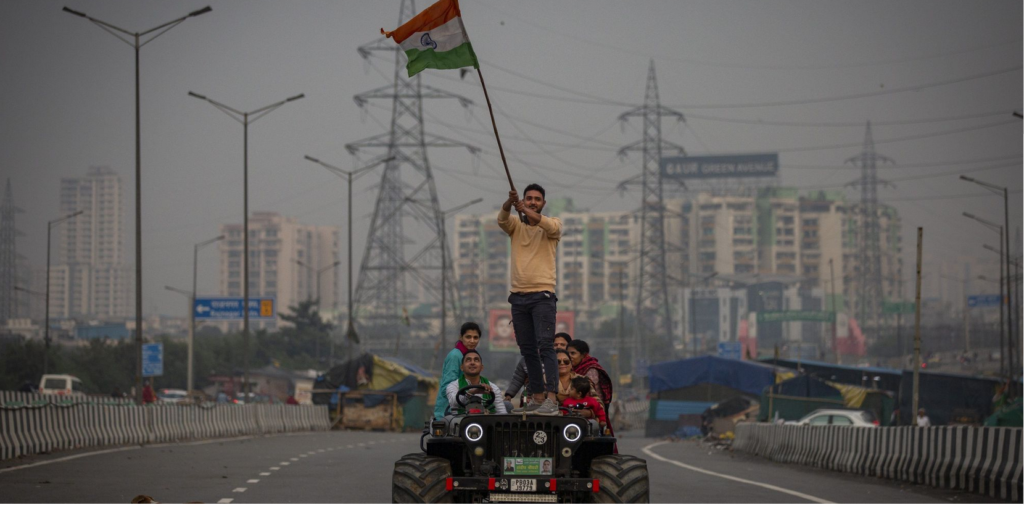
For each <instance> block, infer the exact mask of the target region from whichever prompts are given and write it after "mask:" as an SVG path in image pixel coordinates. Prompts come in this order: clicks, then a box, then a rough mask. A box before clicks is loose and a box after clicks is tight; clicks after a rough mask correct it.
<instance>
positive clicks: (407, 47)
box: [380, 0, 480, 77]
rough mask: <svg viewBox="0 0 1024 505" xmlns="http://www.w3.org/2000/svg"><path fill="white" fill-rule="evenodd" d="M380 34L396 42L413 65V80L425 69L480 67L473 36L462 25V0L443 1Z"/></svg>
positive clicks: (409, 66) (411, 70)
mask: <svg viewBox="0 0 1024 505" xmlns="http://www.w3.org/2000/svg"><path fill="white" fill-rule="evenodd" d="M380 32H381V33H383V34H384V36H385V37H390V38H393V39H395V42H397V43H398V45H399V46H401V47H402V50H403V51H405V55H406V56H408V57H409V63H408V64H407V65H406V66H405V68H406V70H408V71H409V77H412V76H414V75H416V74H418V73H420V72H422V71H423V70H424V69H427V68H436V69H449V68H462V67H473V68H480V63H479V62H477V60H476V53H474V52H473V46H472V45H470V43H469V36H468V35H466V29H465V27H463V26H462V12H460V11H459V1H458V0H440V1H439V2H437V3H435V4H434V5H431V6H430V7H427V8H426V9H424V10H423V11H422V12H420V13H419V14H417V15H416V16H414V17H413V18H412V19H410V20H409V21H407V22H406V23H405V24H404V25H402V26H399V27H398V28H396V29H395V31H393V32H386V31H384V29H383V28H381V29H380Z"/></svg>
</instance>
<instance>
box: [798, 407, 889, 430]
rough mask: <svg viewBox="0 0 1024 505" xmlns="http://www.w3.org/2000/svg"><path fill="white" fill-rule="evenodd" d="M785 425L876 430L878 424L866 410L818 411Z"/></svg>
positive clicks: (873, 416)
mask: <svg viewBox="0 0 1024 505" xmlns="http://www.w3.org/2000/svg"><path fill="white" fill-rule="evenodd" d="M786 424H796V425H802V426H859V427H862V428H877V427H878V424H879V423H878V419H877V418H876V417H875V414H873V413H872V412H870V411H867V410H844V409H818V410H815V411H814V412H811V413H810V414H807V415H806V416H804V417H803V418H801V419H800V420H799V421H790V422H787V423H786Z"/></svg>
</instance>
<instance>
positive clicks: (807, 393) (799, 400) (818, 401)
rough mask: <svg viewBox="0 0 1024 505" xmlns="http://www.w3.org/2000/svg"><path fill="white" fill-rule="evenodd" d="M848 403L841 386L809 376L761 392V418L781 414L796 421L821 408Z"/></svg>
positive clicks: (759, 414) (770, 418) (769, 418)
mask: <svg viewBox="0 0 1024 505" xmlns="http://www.w3.org/2000/svg"><path fill="white" fill-rule="evenodd" d="M844 406H845V402H844V401H843V394H842V392H841V391H839V390H838V389H836V388H834V387H832V386H830V385H829V384H827V383H825V381H823V380H819V379H816V378H814V377H810V376H807V375H801V376H799V377H794V378H792V379H789V380H787V381H783V382H780V383H778V384H775V385H774V386H766V387H765V388H764V390H762V391H761V410H760V412H759V413H758V416H757V419H758V420H759V421H769V420H772V419H775V418H776V417H778V418H779V419H782V420H786V421H795V420H797V419H800V418H801V417H803V416H805V415H807V414H810V413H811V412H814V411H815V410H817V409H828V408H832V409H841V408H843V407H844Z"/></svg>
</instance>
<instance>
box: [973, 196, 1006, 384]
mask: <svg viewBox="0 0 1024 505" xmlns="http://www.w3.org/2000/svg"><path fill="white" fill-rule="evenodd" d="M963 215H964V217H966V218H968V219H972V220H974V221H976V222H978V223H980V224H981V225H982V226H985V227H986V228H988V229H990V230H992V231H998V232H999V259H1000V261H999V284H1000V289H1002V282H1001V281H1002V279H1003V276H1004V275H1003V262H1002V259H1003V257H1004V256H1005V257H1007V262H1006V272H1007V273H1006V279H1007V282H1006V294H1005V296H1006V300H1005V303H1004V302H1000V303H999V326H1000V333H999V373H1000V374H1003V373H1006V372H1009V371H1012V370H1013V335H1012V334H1011V331H1012V330H1011V329H1010V328H1011V327H1012V326H1011V325H1007V326H1005V327H1004V326H1003V321H1006V320H1007V318H1009V317H1010V316H1009V314H1008V313H1009V312H1010V308H1009V307H1007V306H1006V305H1008V303H1009V296H1010V283H1009V270H1010V263H1009V255H1008V254H1005V252H1004V251H1003V235H1004V234H1005V233H1006V230H1005V229H1004V228H1003V227H1002V226H999V225H998V224H995V223H993V222H991V221H989V220H987V219H982V218H980V217H978V216H975V215H974V214H971V213H970V212H964V213H963ZM984 280H987V279H984ZM1004 331H1005V337H1004V333H1003V332H1004ZM1004 356H1006V357H1005V358H1004ZM1004 362H1005V364H1006V366H1004ZM1011 376H1012V372H1011Z"/></svg>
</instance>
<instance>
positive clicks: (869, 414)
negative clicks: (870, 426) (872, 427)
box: [860, 410, 878, 423]
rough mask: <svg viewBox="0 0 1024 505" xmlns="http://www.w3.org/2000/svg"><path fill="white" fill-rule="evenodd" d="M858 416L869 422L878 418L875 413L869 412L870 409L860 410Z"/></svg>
mask: <svg viewBox="0 0 1024 505" xmlns="http://www.w3.org/2000/svg"><path fill="white" fill-rule="evenodd" d="M860 417H861V419H863V420H864V421H866V422H869V423H873V422H875V421H877V420H878V418H877V417H875V413H874V412H871V411H870V410H865V411H863V412H861V413H860Z"/></svg>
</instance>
